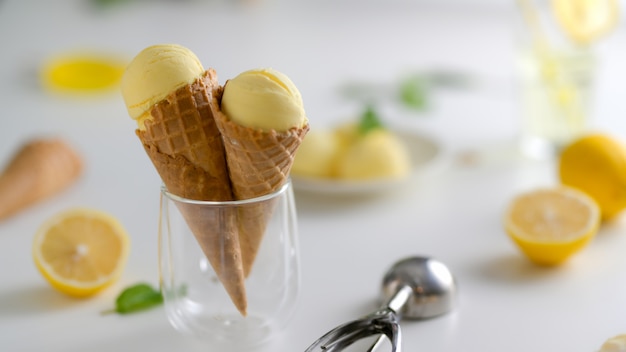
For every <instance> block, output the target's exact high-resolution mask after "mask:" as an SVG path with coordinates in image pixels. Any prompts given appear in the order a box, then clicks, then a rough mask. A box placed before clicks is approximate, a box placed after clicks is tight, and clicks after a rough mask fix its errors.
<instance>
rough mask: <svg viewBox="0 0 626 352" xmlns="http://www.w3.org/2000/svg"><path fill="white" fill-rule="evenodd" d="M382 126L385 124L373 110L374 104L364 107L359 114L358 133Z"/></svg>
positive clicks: (364, 132) (365, 132) (363, 133)
mask: <svg viewBox="0 0 626 352" xmlns="http://www.w3.org/2000/svg"><path fill="white" fill-rule="evenodd" d="M384 127H385V126H384V125H383V123H382V122H381V120H380V117H379V116H378V113H377V112H376V111H375V110H374V106H373V105H371V104H370V105H367V106H366V107H365V111H364V112H363V114H362V115H361V120H360V121H359V127H358V130H359V134H361V135H365V134H367V133H368V132H370V131H372V130H375V129H377V128H384Z"/></svg>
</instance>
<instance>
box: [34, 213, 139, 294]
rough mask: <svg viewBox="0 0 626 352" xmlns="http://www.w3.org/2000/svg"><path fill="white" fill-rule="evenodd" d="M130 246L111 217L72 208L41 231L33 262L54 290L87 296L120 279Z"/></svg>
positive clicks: (48, 222) (46, 223)
mask: <svg viewBox="0 0 626 352" xmlns="http://www.w3.org/2000/svg"><path fill="white" fill-rule="evenodd" d="M129 243H130V241H129V238H128V234H127V233H126V231H125V230H124V228H123V227H122V225H121V224H120V223H119V222H118V221H117V220H116V219H115V218H114V217H112V216H111V215H109V214H107V213H104V212H101V211H98V210H94V209H85V208H77V209H70V210H68V211H65V212H62V213H60V214H57V215H55V216H54V217H52V218H51V219H49V220H48V221H46V222H45V223H44V224H43V225H42V226H41V227H40V228H39V230H38V231H37V234H36V236H35V240H34V245H33V259H34V261H35V265H36V266H37V268H38V269H39V271H40V272H41V274H42V275H43V276H44V278H46V280H48V282H50V284H51V285H52V286H53V287H54V288H56V289H58V290H59V291H61V292H63V293H66V294H68V295H71V296H75V297H86V296H90V295H93V294H95V293H97V292H99V291H100V290H102V289H103V288H105V287H106V286H108V285H110V284H111V283H113V282H114V281H116V280H117V279H118V278H119V276H120V275H121V273H122V270H123V269H124V266H125V264H126V259H127V257H128V252H129V247H130V244H129Z"/></svg>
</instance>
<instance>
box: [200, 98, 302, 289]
mask: <svg viewBox="0 0 626 352" xmlns="http://www.w3.org/2000/svg"><path fill="white" fill-rule="evenodd" d="M222 93H223V87H216V88H215V90H214V91H213V99H212V101H211V109H212V110H213V116H214V117H215V121H216V122H217V126H218V128H219V129H220V132H221V133H222V139H223V140H224V148H225V150H226V160H227V163H228V171H229V175H230V181H231V185H232V188H233V194H234V196H235V198H236V199H238V200H243V199H251V198H255V197H260V196H263V195H267V194H269V193H272V192H275V191H277V190H278V189H279V188H280V187H281V186H283V185H284V184H285V182H287V179H288V178H289V172H290V170H291V166H292V165H293V160H294V157H295V153H296V150H297V149H298V147H299V146H300V144H301V143H302V139H303V138H304V136H305V135H306V133H307V132H308V131H309V125H308V124H307V125H305V126H304V127H302V128H295V127H294V128H291V129H289V130H287V131H284V132H277V131H274V130H272V131H262V130H258V129H254V128H249V127H245V126H241V125H239V124H237V123H235V122H232V121H230V119H228V117H227V116H226V115H225V114H224V113H223V112H222V111H221V109H220V102H221V97H222ZM273 207H274V202H263V203H257V204H253V205H250V206H247V207H242V208H240V209H239V214H238V215H239V221H238V223H239V243H240V246H241V255H242V260H243V270H244V274H245V276H246V277H247V276H248V275H249V274H250V271H251V270H252V266H253V264H254V260H255V258H256V255H257V253H258V250H259V247H260V245H261V240H262V239H263V234H264V233H265V228H266V225H267V221H268V219H269V217H270V216H271V215H272V211H273Z"/></svg>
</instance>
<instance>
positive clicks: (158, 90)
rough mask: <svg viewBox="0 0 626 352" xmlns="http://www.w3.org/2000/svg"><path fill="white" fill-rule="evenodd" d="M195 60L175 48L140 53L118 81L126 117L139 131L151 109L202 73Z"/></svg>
mask: <svg viewBox="0 0 626 352" xmlns="http://www.w3.org/2000/svg"><path fill="white" fill-rule="evenodd" d="M204 71H205V70H204V67H203V66H202V64H201V63H200V60H199V59H198V57H197V56H196V55H195V54H194V53H193V52H192V51H191V50H189V49H187V48H185V47H183V46H180V45H177V44H159V45H153V46H150V47H147V48H145V49H144V50H142V51H141V52H140V53H139V54H137V56H135V58H134V59H133V60H132V61H131V63H130V64H129V65H128V67H127V68H126V71H125V72H124V75H123V77H122V87H121V88H122V96H123V97H124V102H125V103H126V108H127V109H128V114H129V115H130V116H131V117H132V118H133V119H135V120H137V125H138V126H139V129H140V130H144V129H145V126H144V121H145V120H146V119H150V118H151V116H150V110H151V109H152V107H153V106H154V105H155V104H156V103H158V102H159V101H161V100H163V99H164V98H165V97H166V96H167V95H168V94H170V93H171V92H173V91H175V90H176V89H178V88H180V87H183V86H185V85H187V84H191V83H192V82H193V81H194V80H196V79H197V78H198V77H200V76H202V74H203V73H204Z"/></svg>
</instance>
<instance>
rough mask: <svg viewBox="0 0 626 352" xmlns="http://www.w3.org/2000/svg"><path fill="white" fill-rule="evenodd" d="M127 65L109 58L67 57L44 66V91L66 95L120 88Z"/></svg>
mask: <svg viewBox="0 0 626 352" xmlns="http://www.w3.org/2000/svg"><path fill="white" fill-rule="evenodd" d="M124 69H125V62H123V61H122V60H119V59H116V58H112V57H110V56H107V55H98V54H84V53H78V54H66V55H62V56H58V57H55V58H52V59H50V60H49V61H48V62H46V63H45V64H44V65H43V69H42V77H41V78H42V81H43V85H44V87H46V88H48V89H50V90H52V91H63V92H79V93H80V92H82V93H90V92H99V91H104V90H109V89H112V88H115V87H117V86H118V85H119V83H120V81H121V79H122V75H123V73H124Z"/></svg>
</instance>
